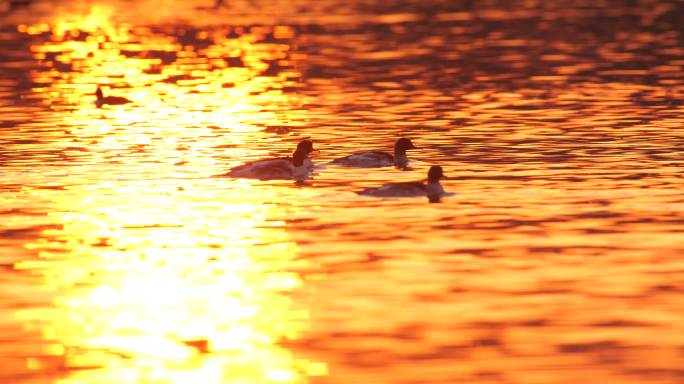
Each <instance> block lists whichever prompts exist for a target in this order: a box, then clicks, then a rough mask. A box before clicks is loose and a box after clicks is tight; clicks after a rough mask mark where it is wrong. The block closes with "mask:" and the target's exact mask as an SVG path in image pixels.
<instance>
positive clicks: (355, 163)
mask: <svg viewBox="0 0 684 384" xmlns="http://www.w3.org/2000/svg"><path fill="white" fill-rule="evenodd" d="M417 148H418V147H416V146H415V145H413V142H411V139H409V138H406V137H402V138H400V139H398V140H397V141H396V142H395V143H394V154H390V153H387V152H382V151H363V152H356V153H353V154H351V155H349V156H345V157H341V158H339V159H335V160H333V161H332V162H331V163H332V164H336V165H341V166H344V167H359V168H377V167H391V166H393V165H394V166H395V167H397V168H399V169H404V170H405V169H407V167H408V162H409V159H408V156H407V155H406V151H407V150H410V149H417Z"/></svg>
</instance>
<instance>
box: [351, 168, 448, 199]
mask: <svg viewBox="0 0 684 384" xmlns="http://www.w3.org/2000/svg"><path fill="white" fill-rule="evenodd" d="M442 179H447V177H446V176H445V175H444V172H443V171H442V167H440V166H439V165H433V166H431V167H430V170H429V171H428V180H427V184H425V183H423V182H422V181H414V182H404V183H390V184H385V185H383V186H381V187H377V188H366V189H364V190H362V191H359V192H357V193H358V194H359V195H364V196H376V197H412V196H427V197H428V200H430V202H431V203H438V202H440V201H441V199H442V196H445V195H446V194H447V193H446V192H444V188H443V187H442V184H440V182H439V181H440V180H442Z"/></svg>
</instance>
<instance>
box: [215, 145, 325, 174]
mask: <svg viewBox="0 0 684 384" xmlns="http://www.w3.org/2000/svg"><path fill="white" fill-rule="evenodd" d="M313 151H314V148H313V142H312V141H311V140H302V141H300V142H299V143H298V144H297V148H296V149H295V151H294V152H293V153H292V157H277V158H270V159H261V160H255V161H250V162H249V163H245V164H242V165H238V166H237V167H233V168H231V169H230V171H229V172H228V173H226V174H225V175H221V176H228V177H237V178H247V179H259V180H289V179H294V180H297V181H303V180H305V179H306V178H308V177H309V175H310V174H311V171H313V167H314V165H313V162H312V161H311V158H310V157H309V154H310V153H311V152H313Z"/></svg>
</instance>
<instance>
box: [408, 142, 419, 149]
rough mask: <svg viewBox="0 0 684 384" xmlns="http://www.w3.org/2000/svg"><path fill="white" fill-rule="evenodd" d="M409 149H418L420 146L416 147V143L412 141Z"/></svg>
mask: <svg viewBox="0 0 684 384" xmlns="http://www.w3.org/2000/svg"><path fill="white" fill-rule="evenodd" d="M409 149H418V147H416V146H415V145H413V143H411V147H410V148H409Z"/></svg>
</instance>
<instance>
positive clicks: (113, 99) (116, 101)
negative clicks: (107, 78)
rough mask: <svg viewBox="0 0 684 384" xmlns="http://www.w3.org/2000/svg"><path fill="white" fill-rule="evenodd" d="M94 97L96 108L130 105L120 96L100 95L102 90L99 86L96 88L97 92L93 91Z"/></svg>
mask: <svg viewBox="0 0 684 384" xmlns="http://www.w3.org/2000/svg"><path fill="white" fill-rule="evenodd" d="M95 96H96V97H97V100H95V104H96V105H97V106H98V107H101V106H103V105H105V104H108V105H123V104H128V103H132V101H131V100H129V99H127V98H125V97H121V96H105V95H104V93H102V88H100V87H99V86H98V87H97V91H95Z"/></svg>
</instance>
